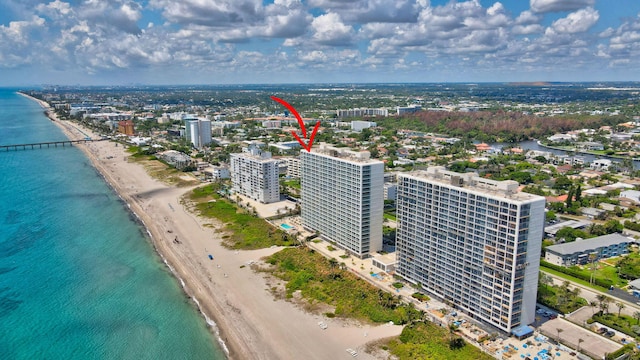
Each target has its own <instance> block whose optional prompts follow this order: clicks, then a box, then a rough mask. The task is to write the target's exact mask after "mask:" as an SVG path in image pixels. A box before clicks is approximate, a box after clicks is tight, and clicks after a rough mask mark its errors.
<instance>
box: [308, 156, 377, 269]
mask: <svg viewBox="0 0 640 360" xmlns="http://www.w3.org/2000/svg"><path fill="white" fill-rule="evenodd" d="M300 160H301V165H300V175H301V185H302V207H301V210H302V225H303V226H304V227H305V228H306V229H309V230H311V231H319V232H320V235H321V236H322V237H323V238H325V239H328V240H330V241H333V242H335V243H336V244H337V246H339V247H341V248H343V249H345V250H347V251H349V252H350V253H352V254H354V255H356V256H358V257H360V258H363V257H368V256H369V254H370V253H373V252H376V251H379V250H381V249H382V211H383V206H384V202H383V200H382V185H383V178H384V164H383V163H382V162H381V161H378V160H372V159H370V154H369V152H367V151H364V152H354V151H349V150H345V149H344V148H335V147H331V146H327V145H321V146H320V147H319V148H314V149H312V151H311V152H308V151H301V152H300Z"/></svg>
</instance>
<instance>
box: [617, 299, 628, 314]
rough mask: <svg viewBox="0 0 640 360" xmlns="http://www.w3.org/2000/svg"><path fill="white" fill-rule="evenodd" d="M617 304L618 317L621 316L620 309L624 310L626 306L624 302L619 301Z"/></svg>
mask: <svg viewBox="0 0 640 360" xmlns="http://www.w3.org/2000/svg"><path fill="white" fill-rule="evenodd" d="M616 306H617V307H618V317H620V311H622V309H624V308H625V307H626V306H625V305H624V304H623V303H622V302H617V303H616Z"/></svg>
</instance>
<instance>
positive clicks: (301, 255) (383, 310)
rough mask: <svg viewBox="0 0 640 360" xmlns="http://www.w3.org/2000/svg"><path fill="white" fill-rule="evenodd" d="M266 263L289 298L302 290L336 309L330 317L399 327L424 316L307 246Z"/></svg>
mask: <svg viewBox="0 0 640 360" xmlns="http://www.w3.org/2000/svg"><path fill="white" fill-rule="evenodd" d="M267 262H268V263H269V264H271V265H274V267H273V268H271V269H267V270H265V271H267V272H270V273H272V274H273V275H274V276H276V277H278V278H280V279H283V280H285V281H286V282H287V283H286V287H285V288H286V296H287V297H292V296H293V293H294V292H295V291H298V290H300V291H301V293H302V296H303V297H304V298H305V299H307V300H308V301H310V302H312V303H313V302H321V303H324V304H328V305H331V306H332V307H334V308H335V310H334V313H332V314H330V315H331V316H333V315H335V316H339V317H345V318H355V319H359V320H363V321H370V322H374V323H383V322H388V321H393V322H394V323H396V324H405V323H407V322H409V321H410V320H413V319H421V318H422V316H423V313H422V312H421V311H419V310H417V309H415V308H414V307H413V306H410V305H407V304H404V303H403V302H401V301H400V299H399V298H398V297H397V296H394V295H393V294H391V293H389V292H387V291H384V290H382V289H379V288H377V287H375V286H373V285H371V284H369V283H368V282H366V281H364V280H362V279H360V278H359V277H358V276H356V275H355V274H352V273H350V272H349V271H348V270H343V269H342V268H341V266H340V264H339V263H338V262H337V261H335V260H334V261H330V260H329V259H327V258H325V257H324V256H322V255H321V254H319V253H316V252H315V251H313V250H311V249H308V248H306V247H295V248H288V249H284V250H281V251H279V252H277V253H275V254H273V255H272V256H270V257H268V258H267Z"/></svg>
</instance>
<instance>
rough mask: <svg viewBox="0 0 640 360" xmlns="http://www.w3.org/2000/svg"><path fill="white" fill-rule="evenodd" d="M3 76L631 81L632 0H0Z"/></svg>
mask: <svg viewBox="0 0 640 360" xmlns="http://www.w3.org/2000/svg"><path fill="white" fill-rule="evenodd" d="M0 79H1V80H0V86H35V85H41V84H60V85H130V84H166V85H173V84H248V83H327V82H333V83H340V82H355V83H379V82H531V81H559V82H563V81H569V82H571V81H640V2H639V1H637V0H615V1H605V0H530V1H523V0H504V1H501V2H498V1H488V0H470V1H459V0H451V1H450V0H432V1H429V0H265V1H263V0H181V1H170V0H145V1H141V0H110V1H99V0H80V1H73V2H71V1H70V2H65V1H61V0H55V1H38V0H3V1H2V2H0Z"/></svg>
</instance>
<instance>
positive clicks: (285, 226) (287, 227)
mask: <svg viewBox="0 0 640 360" xmlns="http://www.w3.org/2000/svg"><path fill="white" fill-rule="evenodd" d="M280 227H281V228H283V229H285V230H291V229H293V226H291V225H289V224H280Z"/></svg>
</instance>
